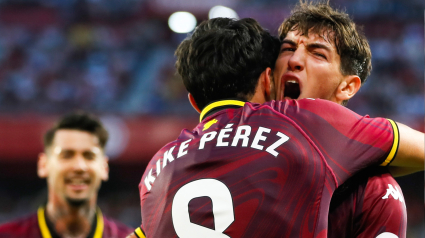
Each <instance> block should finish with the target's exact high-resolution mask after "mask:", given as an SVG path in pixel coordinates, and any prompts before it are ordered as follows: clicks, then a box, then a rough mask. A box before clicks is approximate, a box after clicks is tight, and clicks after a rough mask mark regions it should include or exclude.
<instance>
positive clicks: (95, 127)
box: [44, 112, 109, 148]
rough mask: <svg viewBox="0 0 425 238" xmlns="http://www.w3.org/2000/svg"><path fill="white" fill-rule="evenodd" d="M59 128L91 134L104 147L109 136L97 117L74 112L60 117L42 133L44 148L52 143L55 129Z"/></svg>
mask: <svg viewBox="0 0 425 238" xmlns="http://www.w3.org/2000/svg"><path fill="white" fill-rule="evenodd" d="M61 129H69V130H78V131H84V132H88V133H90V134H93V135H95V136H96V137H97V138H98V139H99V145H100V146H101V148H105V146H106V142H107V141H108V138H109V134H108V131H107V130H106V129H105V128H104V127H103V124H102V123H101V122H100V120H99V119H98V118H96V117H95V116H93V115H91V114H88V113H84V112H74V113H70V114H68V115H66V116H64V117H62V118H61V119H60V120H59V121H58V122H57V123H56V124H55V125H54V126H53V127H52V128H50V129H49V130H48V131H47V132H46V134H44V147H45V148H48V147H50V146H51V145H52V143H53V139H54V137H55V133H56V131H58V130H61Z"/></svg>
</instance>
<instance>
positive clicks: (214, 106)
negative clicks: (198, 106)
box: [199, 99, 246, 122]
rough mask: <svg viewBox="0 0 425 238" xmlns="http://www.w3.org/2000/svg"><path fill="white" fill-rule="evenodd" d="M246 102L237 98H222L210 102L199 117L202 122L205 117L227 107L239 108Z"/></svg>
mask: <svg viewBox="0 0 425 238" xmlns="http://www.w3.org/2000/svg"><path fill="white" fill-rule="evenodd" d="M245 103H246V102H244V101H240V100H237V99H231V100H221V101H216V102H213V103H210V104H208V105H207V106H206V107H205V108H204V109H202V112H201V115H200V117H199V121H200V122H202V120H204V118H205V117H207V116H209V115H211V114H213V113H215V112H217V111H219V110H223V109H226V108H239V107H243V106H244V105H245Z"/></svg>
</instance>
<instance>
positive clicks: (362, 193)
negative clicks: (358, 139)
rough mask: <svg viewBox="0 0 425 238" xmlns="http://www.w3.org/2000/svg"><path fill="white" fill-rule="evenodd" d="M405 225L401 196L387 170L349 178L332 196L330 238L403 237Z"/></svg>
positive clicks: (371, 171)
mask: <svg viewBox="0 0 425 238" xmlns="http://www.w3.org/2000/svg"><path fill="white" fill-rule="evenodd" d="M406 226H407V214H406V204H405V202H404V197H403V193H402V191H401V188H400V186H399V185H398V183H397V182H396V181H395V179H394V178H393V177H392V176H391V174H389V173H388V170H387V169H386V168H382V169H381V170H376V169H375V170H371V169H368V170H366V171H363V172H361V173H359V174H358V175H355V176H354V177H351V178H350V179H349V180H348V181H347V182H345V183H344V184H343V185H342V186H341V187H339V188H338V189H337V190H336V191H335V193H334V195H333V196H332V201H331V205H330V209H329V226H328V227H329V233H328V237H329V238H340V237H346V238H350V237H352V238H370V237H372V238H375V237H378V238H380V237H398V238H405V237H406ZM384 234H387V235H388V236H384ZM390 234H394V235H396V236H389V235H390ZM379 235H381V236H379Z"/></svg>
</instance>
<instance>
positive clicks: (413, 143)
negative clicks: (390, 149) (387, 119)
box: [390, 123, 425, 172]
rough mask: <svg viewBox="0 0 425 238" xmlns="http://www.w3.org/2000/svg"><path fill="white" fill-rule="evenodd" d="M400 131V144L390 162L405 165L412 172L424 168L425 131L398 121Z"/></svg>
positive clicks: (395, 164) (396, 165) (394, 164)
mask: <svg viewBox="0 0 425 238" xmlns="http://www.w3.org/2000/svg"><path fill="white" fill-rule="evenodd" d="M397 126H398V128H399V133H400V144H399V148H398V151H397V155H396V157H395V158H394V161H393V162H392V163H391V164H390V165H391V166H395V167H403V168H406V169H407V170H405V171H408V170H409V169H411V171H412V172H417V171H422V170H424V161H425V151H424V147H425V137H424V133H422V132H419V131H416V130H414V129H412V128H410V127H408V126H406V125H403V124H401V123H397Z"/></svg>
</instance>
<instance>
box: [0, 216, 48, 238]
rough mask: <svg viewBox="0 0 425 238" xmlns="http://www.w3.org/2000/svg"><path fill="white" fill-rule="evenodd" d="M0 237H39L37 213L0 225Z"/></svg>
mask: <svg viewBox="0 0 425 238" xmlns="http://www.w3.org/2000/svg"><path fill="white" fill-rule="evenodd" d="M0 237H10V238H13V237H33V238H38V237H41V234H40V228H39V226H38V219H37V214H36V213H32V214H30V215H27V216H24V217H21V218H18V219H16V220H13V221H10V222H7V223H4V224H1V225H0Z"/></svg>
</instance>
